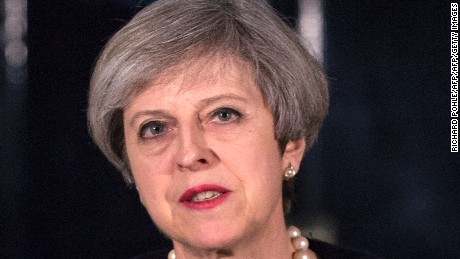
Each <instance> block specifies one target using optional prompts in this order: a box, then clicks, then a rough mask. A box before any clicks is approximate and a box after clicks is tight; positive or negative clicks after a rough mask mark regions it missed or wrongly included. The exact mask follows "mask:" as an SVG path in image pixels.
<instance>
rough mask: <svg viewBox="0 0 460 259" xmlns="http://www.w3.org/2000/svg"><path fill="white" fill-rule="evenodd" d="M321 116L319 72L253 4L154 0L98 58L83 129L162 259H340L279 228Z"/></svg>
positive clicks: (323, 96)
mask: <svg viewBox="0 0 460 259" xmlns="http://www.w3.org/2000/svg"><path fill="white" fill-rule="evenodd" d="M327 107H328V91H327V84H326V80H325V76H324V75H323V73H322V72H321V69H320V68H319V66H318V64H317V63H316V61H315V60H314V59H313V58H312V56H311V55H310V54H309V53H308V51H306V50H305V48H304V47H303V46H302V44H301V42H300V40H299V38H298V36H297V35H296V34H295V33H294V32H292V31H291V30H290V29H289V28H288V27H287V26H286V25H285V24H284V23H283V22H282V21H281V20H280V19H279V18H278V17H277V16H276V14H275V13H274V12H273V11H272V9H271V8H270V7H269V6H268V5H267V4H266V3H265V2H264V1H254V0H246V1H243V0H228V1H223V0H220V1H219V0H188V1H186V0H166V1H161V0H160V1H157V2H155V3H154V4H152V5H150V6H148V7H146V8H145V9H143V10H142V11H141V12H139V13H138V14H137V15H136V16H135V17H134V18H133V19H132V20H131V21H130V22H129V23H128V24H127V25H126V26H125V27H123V28H122V29H121V30H120V31H119V32H118V33H117V34H115V35H114V37H113V38H112V39H111V40H110V41H109V42H108V44H107V46H106V47H105V49H104V51H103V53H102V54H101V56H100V58H99V60H98V63H97V66H96V68H95V71H94V74H93V77H92V80H91V89H90V96H89V111H88V117H89V119H88V120H89V127H90V131H91V133H92V136H93V138H94V140H95V142H96V143H97V145H98V146H99V147H100V149H101V150H102V152H103V153H104V154H105V155H106V157H107V158H108V159H109V160H110V161H111V162H112V163H113V164H114V165H115V166H116V167H117V168H118V169H119V170H120V171H121V172H122V174H123V176H124V178H125V179H126V181H127V182H128V183H130V184H135V186H136V188H137V190H138V191H139V195H140V200H141V202H142V204H143V205H144V206H145V208H146V209H147V211H148V213H149V215H150V216H151V218H152V220H153V221H154V223H155V224H156V226H157V227H158V228H159V229H160V230H161V231H162V232H164V233H165V235H166V236H168V237H169V238H171V240H172V243H173V248H174V249H173V250H171V251H170V252H169V255H168V256H169V258H221V257H229V258H307V257H308V258H316V257H317V256H319V257H321V256H323V255H325V256H327V255H328V254H334V253H339V254H342V253H349V255H353V254H354V253H353V252H349V251H348V252H345V251H342V250H336V249H335V248H332V247H329V246H328V245H324V244H322V243H318V242H315V241H311V248H312V249H309V248H308V246H309V241H308V240H307V239H306V238H304V237H302V236H301V235H300V232H299V230H298V229H296V228H289V229H287V228H286V225H285V221H284V213H285V212H287V211H288V210H289V204H290V200H289V197H288V195H287V194H288V193H289V190H287V189H286V186H288V184H287V183H289V181H291V180H292V178H293V176H294V175H295V173H296V170H298V168H299V166H300V162H301V160H302V156H303V154H304V151H305V150H307V149H308V148H309V147H310V146H311V145H312V144H313V142H314V141H315V139H316V137H317V135H318V131H319V129H320V127H321V124H322V121H323V119H324V117H325V115H326V112H327ZM283 186H284V187H283ZM315 247H317V251H315ZM168 251H169V249H168ZM166 253H167V252H166ZM166 253H165V254H164V255H163V254H162V255H161V256H164V257H166ZM324 253H326V254H324ZM160 254H161V252H160ZM156 255H159V254H157V253H152V254H149V256H151V257H152V258H156V257H155V256H156ZM160 258H161V257H160Z"/></svg>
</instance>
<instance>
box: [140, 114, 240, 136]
mask: <svg viewBox="0 0 460 259" xmlns="http://www.w3.org/2000/svg"><path fill="white" fill-rule="evenodd" d="M223 114H226V117H227V116H228V118H221V119H218V117H219V116H222V115H223ZM241 117H242V114H241V113H240V112H238V111H237V110H235V109H233V108H228V107H223V108H218V109H216V110H214V111H213V112H211V121H212V122H216V123H218V124H227V123H231V122H233V121H237V120H239V119H240V118H241ZM152 130H157V131H159V132H157V133H153V132H152ZM167 130H168V128H167V125H166V123H165V122H163V121H149V122H147V123H145V124H143V125H142V126H141V128H140V131H139V137H140V138H141V139H154V138H158V137H161V135H163V134H165V131H167ZM148 132H150V134H151V135H152V136H148V137H146V135H147V133H148Z"/></svg>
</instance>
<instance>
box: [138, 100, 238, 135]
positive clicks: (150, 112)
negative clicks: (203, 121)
mask: <svg viewBox="0 0 460 259" xmlns="http://www.w3.org/2000/svg"><path fill="white" fill-rule="evenodd" d="M229 99H230V100H237V101H242V102H246V101H247V98H244V97H241V96H239V95H236V94H231V93H229V94H221V95H217V96H213V97H210V98H206V99H203V100H200V101H199V103H198V105H197V107H199V108H202V107H206V106H208V105H211V104H213V103H215V102H218V101H221V100H229ZM142 116H155V117H162V118H168V119H173V118H174V117H173V116H172V115H171V114H169V113H168V112H167V111H165V110H161V109H160V110H143V111H139V112H136V113H135V114H134V116H133V117H132V118H131V120H130V121H129V125H130V126H131V127H134V123H135V122H136V120H138V119H139V118H140V117H142Z"/></svg>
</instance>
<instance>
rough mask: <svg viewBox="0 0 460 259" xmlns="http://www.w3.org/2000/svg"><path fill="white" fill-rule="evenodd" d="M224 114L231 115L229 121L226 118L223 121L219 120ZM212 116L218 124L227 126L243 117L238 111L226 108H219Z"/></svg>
mask: <svg viewBox="0 0 460 259" xmlns="http://www.w3.org/2000/svg"><path fill="white" fill-rule="evenodd" d="M224 113H225V114H227V115H229V116H230V118H229V119H225V118H224V119H223V120H222V119H217V117H218V116H221V115H222V114H224ZM211 116H212V121H216V122H217V123H221V124H225V123H230V122H232V121H235V120H238V119H240V118H241V116H242V115H241V113H240V112H238V111H237V110H235V109H233V108H228V107H224V108H218V109H216V110H215V111H213V112H212V113H211Z"/></svg>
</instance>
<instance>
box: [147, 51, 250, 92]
mask: <svg viewBox="0 0 460 259" xmlns="http://www.w3.org/2000/svg"><path fill="white" fill-rule="evenodd" d="M252 70H253V69H252V67H251V66H250V65H249V64H247V63H246V62H244V61H242V60H241V59H239V58H237V57H233V56H222V55H214V56H211V57H200V58H194V59H190V60H184V61H183V62H181V63H180V64H179V65H177V66H174V67H172V68H169V69H167V70H165V71H164V72H162V73H161V74H159V75H158V76H157V77H156V78H155V80H154V81H153V82H151V84H150V86H154V87H155V88H157V89H158V90H160V89H161V88H162V87H165V86H170V85H171V83H174V85H176V86H178V87H177V90H178V94H180V93H183V92H186V91H187V90H190V89H191V88H195V87H200V86H208V87H209V86H218V85H222V83H227V84H228V83H230V84H233V85H238V86H240V87H243V88H244V87H251V86H253V85H255V82H254V78H253V73H252ZM150 86H149V87H150ZM257 90H258V89H257Z"/></svg>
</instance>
